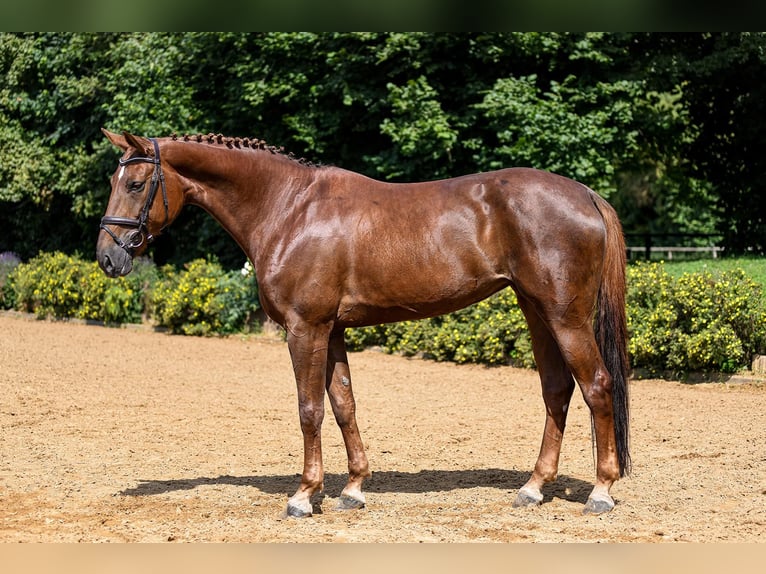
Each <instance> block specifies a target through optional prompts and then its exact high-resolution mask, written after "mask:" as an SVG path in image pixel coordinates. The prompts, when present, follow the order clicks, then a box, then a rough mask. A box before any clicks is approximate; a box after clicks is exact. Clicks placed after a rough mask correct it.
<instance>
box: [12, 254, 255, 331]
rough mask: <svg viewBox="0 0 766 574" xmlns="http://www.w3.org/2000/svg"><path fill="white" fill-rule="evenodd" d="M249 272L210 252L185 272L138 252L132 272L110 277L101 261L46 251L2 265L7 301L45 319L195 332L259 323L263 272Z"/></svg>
mask: <svg viewBox="0 0 766 574" xmlns="http://www.w3.org/2000/svg"><path fill="white" fill-rule="evenodd" d="M1 261H2V258H0V262H1ZM243 271H244V272H240V271H225V270H224V269H223V268H222V267H221V265H220V264H219V263H218V262H217V261H215V260H204V259H197V260H195V261H192V262H190V263H188V264H187V265H186V266H185V268H184V269H183V270H181V271H177V270H176V269H174V268H172V267H170V266H167V267H162V268H160V269H158V268H157V267H156V266H155V265H154V263H152V262H151V261H150V260H148V259H144V258H137V259H135V260H134V262H133V271H132V272H131V273H130V274H129V275H127V276H126V277H120V278H118V279H110V278H108V277H107V276H106V275H104V272H103V271H101V269H99V267H98V264H97V263H96V262H95V261H84V260H83V259H81V258H79V257H75V256H71V255H65V254H63V253H40V254H39V255H38V256H37V257H35V258H33V259H31V260H30V261H29V262H27V263H19V262H18V261H16V262H15V265H4V266H3V265H2V264H0V295H1V296H2V298H1V299H0V304H1V305H2V307H3V308H6V309H16V310H19V311H24V312H28V313H34V314H35V315H37V316H38V317H41V318H44V317H54V318H78V319H91V320H96V321H102V322H104V323H107V324H120V323H141V322H144V321H148V322H151V323H153V324H154V325H156V326H159V327H165V328H167V329H169V330H170V331H171V332H173V333H183V334H187V335H210V334H215V333H224V334H225V333H234V332H243V331H248V330H251V329H252V328H253V327H254V326H255V324H256V322H255V314H256V312H257V310H258V292H257V287H256V285H255V278H254V277H253V274H252V271H251V270H250V269H249V268H245V269H244V270H243Z"/></svg>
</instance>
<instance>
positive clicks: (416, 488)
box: [117, 468, 593, 504]
mask: <svg viewBox="0 0 766 574" xmlns="http://www.w3.org/2000/svg"><path fill="white" fill-rule="evenodd" d="M530 476H531V473H530V472H522V471H518V470H502V469H497V468H483V469H473V470H439V469H429V470H420V471H418V472H402V471H394V470H388V471H386V470H384V471H377V472H374V473H373V475H372V477H371V478H370V479H368V480H367V481H365V489H364V490H365V492H367V493H375V492H379V493H411V494H425V493H431V492H448V491H451V490H458V489H464V488H475V487H487V488H496V489H499V490H506V491H515V490H518V489H519V488H521V487H522V486H523V485H524V484H525V483H526V482H527V480H529V477H530ZM347 478H348V476H347V475H346V474H341V473H328V474H325V480H324V485H325V494H327V495H330V496H338V495H340V492H341V490H342V489H343V487H344V486H345V484H346V480H347ZM298 484H300V474H290V475H252V476H231V475H221V476H216V477H206V476H199V477H196V478H181V479H174V480H141V481H139V483H138V485H137V486H135V487H133V488H126V489H124V490H122V491H120V492H118V493H117V495H118V496H136V497H140V496H156V495H161V494H166V493H168V492H175V491H181V490H194V489H195V488H198V487H201V486H212V485H229V486H241V487H248V488H256V489H258V490H260V491H261V492H265V493H269V494H285V495H286V496H289V494H291V493H292V492H294V491H295V489H296V488H297V487H298ZM592 488H593V484H592V483H589V482H586V481H584V480H580V479H577V478H573V477H571V476H567V475H560V476H559V477H558V479H557V480H556V481H555V482H553V483H551V484H548V485H546V487H545V488H544V489H543V495H544V497H543V502H549V501H551V500H552V499H554V498H560V499H563V500H566V501H569V502H579V503H582V504H585V502H586V501H587V499H588V495H589V494H590V491H591V490H592Z"/></svg>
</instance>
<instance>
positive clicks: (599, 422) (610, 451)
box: [557, 326, 620, 514]
mask: <svg viewBox="0 0 766 574" xmlns="http://www.w3.org/2000/svg"><path fill="white" fill-rule="evenodd" d="M557 339H558V341H559V345H560V347H561V349H562V352H563V354H564V357H565V358H566V360H567V364H568V365H569V367H570V369H571V370H572V373H573V374H574V377H575V379H576V381H577V384H578V385H579V386H580V390H581V391H582V394H583V398H584V400H585V403H586V404H587V405H588V408H589V409H590V412H591V418H592V421H593V429H594V434H595V439H596V483H595V485H594V488H593V490H592V491H591V493H590V495H589V496H588V500H587V502H586V504H585V508H584V509H583V514H602V513H604V512H609V511H610V510H612V508H614V500H613V499H612V496H611V495H610V494H609V490H610V488H611V487H612V484H614V483H615V482H616V481H617V480H618V479H619V478H620V463H619V460H618V455H617V441H616V434H615V415H614V406H613V404H612V377H611V375H610V374H609V372H608V371H607V369H606V367H605V366H604V362H603V360H602V358H601V353H600V352H599V350H598V346H597V344H596V340H595V336H594V334H593V330H592V329H591V328H590V327H589V326H585V327H581V328H579V329H559V332H558V333H557Z"/></svg>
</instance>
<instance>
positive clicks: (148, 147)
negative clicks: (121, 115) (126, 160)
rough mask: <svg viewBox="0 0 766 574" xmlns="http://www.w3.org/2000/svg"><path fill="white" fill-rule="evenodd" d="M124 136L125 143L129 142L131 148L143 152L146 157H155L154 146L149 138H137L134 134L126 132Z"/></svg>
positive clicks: (123, 133)
mask: <svg viewBox="0 0 766 574" xmlns="http://www.w3.org/2000/svg"><path fill="white" fill-rule="evenodd" d="M122 135H123V136H125V141H126V142H128V144H129V145H130V147H133V148H136V149H137V150H139V151H142V152H143V153H144V155H146V156H153V155H154V146H152V142H150V141H149V140H148V139H147V138H144V137H141V136H135V135H133V134H132V133H130V132H125V131H124V132H122Z"/></svg>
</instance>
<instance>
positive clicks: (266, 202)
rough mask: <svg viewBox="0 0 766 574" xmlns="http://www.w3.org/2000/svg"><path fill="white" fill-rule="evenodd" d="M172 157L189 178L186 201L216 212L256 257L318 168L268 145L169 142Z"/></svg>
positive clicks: (183, 175)
mask: <svg viewBox="0 0 766 574" xmlns="http://www.w3.org/2000/svg"><path fill="white" fill-rule="evenodd" d="M166 157H167V158H168V162H169V163H170V164H171V165H172V166H173V167H174V168H175V169H176V171H177V172H178V173H179V175H181V177H182V178H184V179H185V180H186V183H187V185H186V188H185V190H184V203H185V204H191V205H197V206H198V207H201V208H202V209H204V210H205V211H207V212H208V213H209V214H210V215H212V216H213V217H214V218H215V219H216V220H217V221H218V222H219V223H220V224H221V225H222V226H223V228H224V229H226V231H227V232H229V234H230V235H231V236H232V237H233V238H234V239H235V240H236V241H237V243H239V245H240V247H242V248H243V250H245V252H246V253H247V255H248V256H249V257H250V258H251V259H252V250H253V249H254V248H255V246H254V245H253V243H254V241H258V240H260V241H263V240H266V239H268V235H269V234H270V232H271V231H273V230H272V229H271V228H272V227H274V224H273V222H274V221H275V218H274V217H272V214H278V213H281V212H284V210H285V209H286V208H287V207H288V206H290V205H291V204H292V202H293V200H294V198H295V195H296V194H297V193H298V192H300V191H301V190H302V189H305V188H306V187H307V186H308V185H309V182H310V181H311V179H312V178H313V172H314V171H315V168H311V167H309V166H305V165H302V164H300V163H298V162H297V161H295V160H292V159H290V158H287V157H285V156H282V155H280V154H275V153H272V152H270V151H268V150H253V149H237V148H233V149H230V148H227V147H225V146H220V147H219V146H216V145H211V144H205V143H197V142H174V143H173V145H172V146H168V150H167V153H166Z"/></svg>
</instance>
